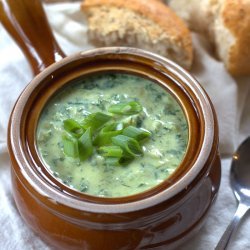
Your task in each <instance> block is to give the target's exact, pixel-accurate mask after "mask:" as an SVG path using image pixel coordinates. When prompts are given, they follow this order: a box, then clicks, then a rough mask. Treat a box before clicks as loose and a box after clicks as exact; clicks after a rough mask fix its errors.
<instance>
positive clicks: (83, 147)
mask: <svg viewBox="0 0 250 250" xmlns="http://www.w3.org/2000/svg"><path fill="white" fill-rule="evenodd" d="M78 150H79V158H80V160H81V161H84V160H86V159H87V158H89V157H90V156H91V155H92V153H93V145H92V138H91V129H90V128H88V129H87V130H86V132H85V133H84V134H83V135H82V136H81V137H80V138H79V139H78Z"/></svg>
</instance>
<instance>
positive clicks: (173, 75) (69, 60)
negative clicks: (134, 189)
mask: <svg viewBox="0 0 250 250" xmlns="http://www.w3.org/2000/svg"><path fill="white" fill-rule="evenodd" d="M24 2H27V1H24ZM34 2H37V1H34ZM19 38H20V37H19ZM21 38H22V37H21ZM34 39H35V38H34ZM16 40H18V39H16ZM33 44H34V42H33ZM54 44H55V47H53V46H52V47H53V48H57V50H56V53H54V54H53V55H54V56H55V55H61V57H63V55H62V53H61V52H60V53H58V51H59V50H58V47H57V45H56V43H54ZM53 48H52V51H53ZM23 50H24V52H25V53H26V55H29V56H28V60H29V61H30V62H31V63H32V60H33V59H34V58H35V59H34V60H35V62H37V61H38V60H37V61H36V57H35V56H34V55H33V54H32V53H31V52H30V51H29V50H28V49H27V47H23ZM32 56H33V57H32ZM39 56H40V55H39ZM39 58H41V60H42V62H44V63H43V64H41V65H45V66H47V64H50V62H48V63H47V61H46V60H45V59H44V58H47V57H46V56H44V57H42V56H41V57H39ZM43 59H44V60H43ZM33 65H34V63H33ZM36 68H37V67H34V66H33V69H36ZM42 69H43V68H42ZM38 71H41V68H39V69H38V70H34V72H38ZM106 72H113V73H116V72H119V73H127V74H132V75H138V76H141V77H143V78H146V79H149V80H151V81H152V82H153V83H155V84H158V85H160V86H161V87H162V89H164V91H166V92H168V93H170V94H171V95H172V96H173V97H174V98H175V99H176V100H177V102H178V103H179V105H180V106H181V108H182V110H183V112H184V114H185V116H186V120H187V123H188V132H189V139H188V146H187V150H186V154H185V156H184V159H183V160H182V162H181V163H180V165H179V167H178V168H177V170H176V171H175V172H174V173H173V174H172V175H171V176H170V177H169V178H167V179H166V180H165V181H163V182H162V183H161V184H159V185H158V186H156V187H154V188H152V189H149V190H148V191H145V192H142V193H138V194H136V195H131V196H125V197H120V198H119V197H118V198H104V197H95V196H91V195H86V194H84V193H80V192H78V191H76V190H74V189H71V188H70V187H68V186H65V185H64V184H62V183H61V182H59V181H58V180H57V179H56V178H54V177H53V175H51V174H50V172H49V171H48V169H47V168H46V166H45V165H44V163H43V162H42V161H41V159H40V157H39V154H38V152H37V147H36V129H37V124H38V121H39V117H40V114H41V112H42V110H43V108H44V107H45V105H46V104H47V103H48V101H49V100H50V99H51V97H53V96H54V95H55V94H56V93H58V91H60V90H61V89H63V88H64V87H65V86H68V84H70V83H71V82H74V81H75V80H77V79H79V78H82V77H85V76H89V75H95V74H100V73H106ZM8 147H9V153H10V158H11V162H12V167H11V174H12V185H13V194H14V199H15V202H16V205H17V208H18V210H19V212H20V214H21V216H22V218H23V219H24V221H25V222H26V223H27V224H28V225H29V226H30V227H31V228H32V229H33V230H34V231H35V232H36V233H37V234H38V235H39V236H40V237H41V238H42V239H44V240H45V241H46V242H48V243H49V244H50V245H51V246H54V247H56V248H59V249H93V250H99V249H104V250H105V249H107V250H109V249H112V250H115V249H171V248H175V247H177V246H179V245H180V244H181V243H183V242H184V241H185V240H186V239H188V238H189V237H191V236H192V235H194V234H195V233H196V232H197V231H198V230H199V228H200V227H201V225H202V222H203V221H204V219H205V218H206V215H207V213H208V211H209V208H210V207H211V205H212V203H213V201H214V199H215V197H216V194H217V192H218V188H219V183H220V159H219V155H218V127H217V121H216V115H215V112H214V109H213V106H212V104H211V102H210V100H209V97H208V96H207V94H206V93H205V91H204V89H203V88H202V87H201V86H200V84H199V83H198V82H197V81H196V80H195V79H194V78H193V77H192V76H191V75H190V74H189V73H188V72H187V71H185V70H184V69H182V68H181V67H180V66H178V65H176V64H175V63H173V62H171V61H169V60H167V59H166V58H163V57H160V56H158V55H156V54H153V53H150V52H147V51H143V50H140V49H135V48H126V47H110V48H99V49H94V50H90V51H85V52H79V53H77V54H74V55H72V56H69V57H66V58H64V59H62V60H60V61H59V62H57V63H54V64H52V65H51V66H49V67H46V69H44V70H43V71H42V72H41V73H39V74H38V75H37V76H36V77H35V78H34V79H33V80H32V81H31V82H30V83H29V84H28V85H27V87H26V88H25V89H24V91H23V92H22V94H21V95H20V97H19V98H18V100H17V102H16V104H15V106H14V109H13V111H12V114H11V117H10V120H9V129H8Z"/></svg>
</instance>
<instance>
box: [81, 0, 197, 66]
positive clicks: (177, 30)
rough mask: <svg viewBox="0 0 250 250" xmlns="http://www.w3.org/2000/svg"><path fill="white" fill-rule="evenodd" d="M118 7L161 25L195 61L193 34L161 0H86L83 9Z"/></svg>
mask: <svg viewBox="0 0 250 250" xmlns="http://www.w3.org/2000/svg"><path fill="white" fill-rule="evenodd" d="M103 6H107V7H117V8H122V9H128V10H130V11H133V12H135V13H137V14H139V15H141V16H143V17H146V18H147V19H150V20H151V21H153V22H154V23H156V24H157V25H159V26H160V27H161V28H162V29H163V30H164V31H165V32H166V33H167V34H168V36H169V37H170V39H171V40H172V41H173V42H174V43H176V44H178V45H179V47H181V48H182V49H183V51H185V54H186V57H187V58H188V61H189V62H190V63H189V64H190V65H189V66H191V63H192V61H193V48H192V39H191V34H190V31H189V29H188V28H187V26H186V25H185V23H184V22H183V21H182V20H181V19H180V18H179V17H178V16H177V15H176V14H175V13H174V12H173V11H172V10H171V9H170V8H168V7H167V6H166V5H165V4H164V3H162V2H161V1H159V0H126V1H125V0H85V1H83V3H82V4H81V8H82V10H83V11H84V12H85V13H86V14H87V15H88V12H89V10H90V9H91V8H93V7H103Z"/></svg>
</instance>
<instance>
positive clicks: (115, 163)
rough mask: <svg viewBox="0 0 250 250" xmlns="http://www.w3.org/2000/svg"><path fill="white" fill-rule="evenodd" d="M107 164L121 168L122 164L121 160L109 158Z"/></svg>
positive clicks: (106, 160)
mask: <svg viewBox="0 0 250 250" xmlns="http://www.w3.org/2000/svg"><path fill="white" fill-rule="evenodd" d="M105 163H106V165H107V166H119V165H121V164H120V158H117V157H107V158H105Z"/></svg>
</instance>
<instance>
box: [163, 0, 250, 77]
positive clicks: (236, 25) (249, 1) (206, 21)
mask: <svg viewBox="0 0 250 250" xmlns="http://www.w3.org/2000/svg"><path fill="white" fill-rule="evenodd" d="M166 2H167V3H168V4H169V6H170V7H171V8H172V9H173V10H174V11H176V13H177V14H178V15H179V16H180V17H181V18H182V19H184V20H185V21H186V23H187V25H188V26H189V28H190V29H191V30H194V31H197V32H200V33H202V34H204V35H205V36H206V37H208V38H209V40H210V42H211V44H212V45H214V47H215V50H216V53H217V56H218V58H219V59H220V60H221V61H223V62H224V65H225V67H226V68H227V70H228V71H229V72H230V73H231V74H232V75H235V76H243V75H250V0H201V1H196V0H168V1H166Z"/></svg>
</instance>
